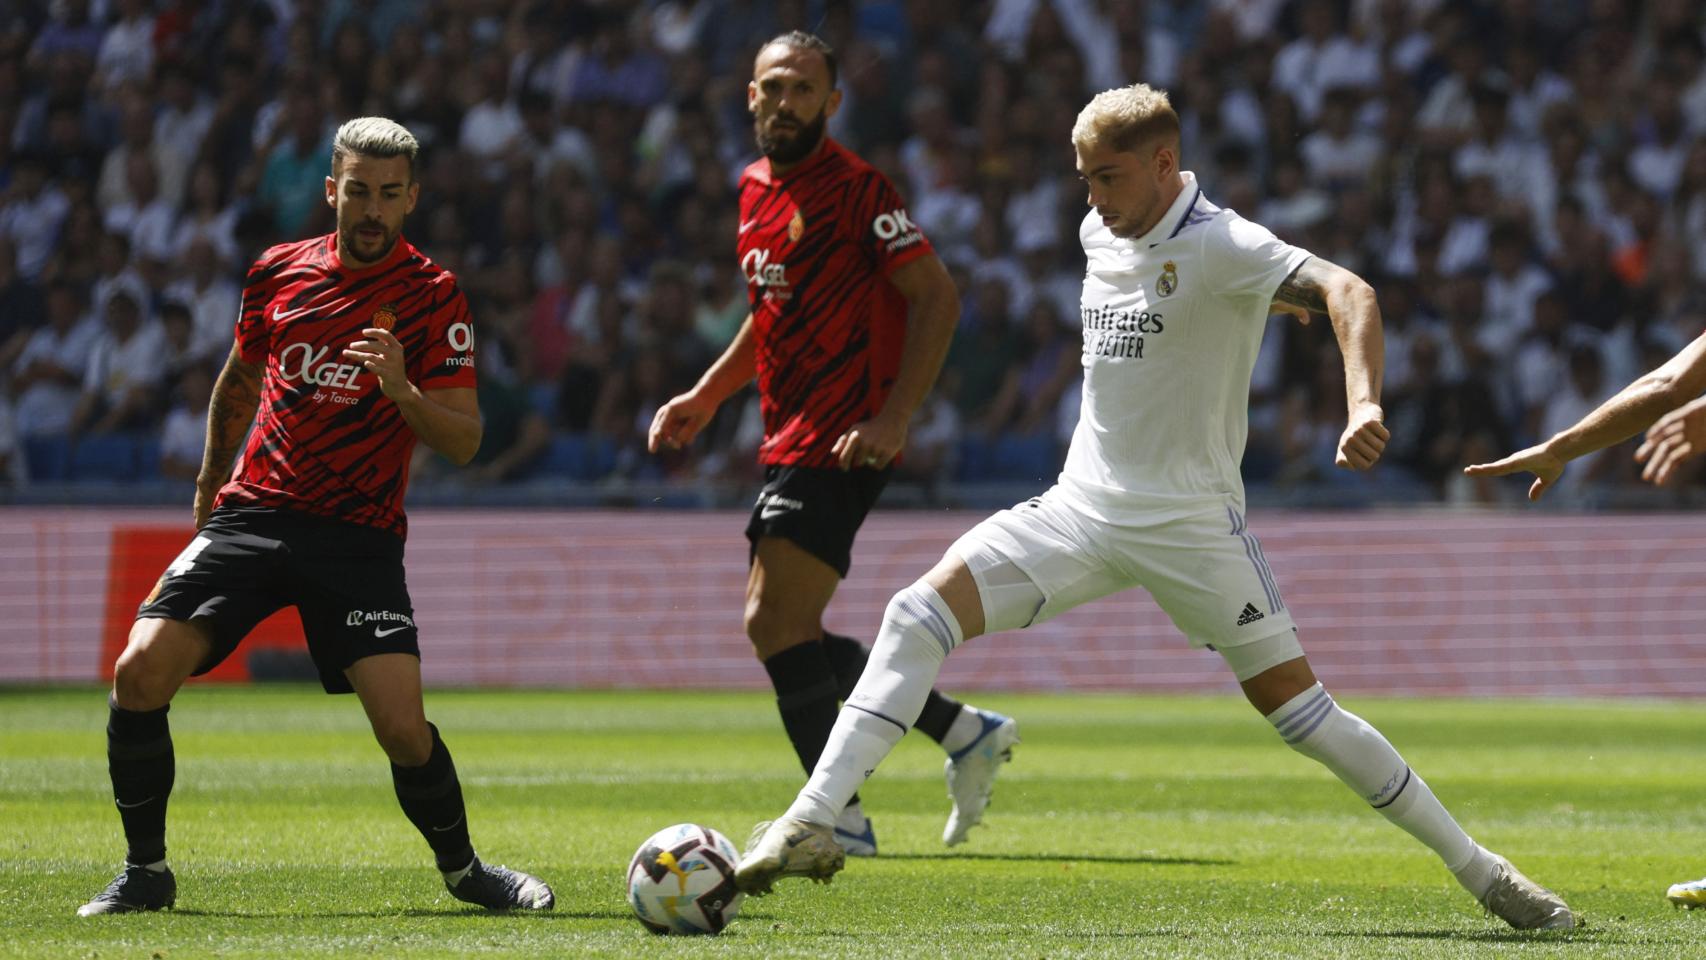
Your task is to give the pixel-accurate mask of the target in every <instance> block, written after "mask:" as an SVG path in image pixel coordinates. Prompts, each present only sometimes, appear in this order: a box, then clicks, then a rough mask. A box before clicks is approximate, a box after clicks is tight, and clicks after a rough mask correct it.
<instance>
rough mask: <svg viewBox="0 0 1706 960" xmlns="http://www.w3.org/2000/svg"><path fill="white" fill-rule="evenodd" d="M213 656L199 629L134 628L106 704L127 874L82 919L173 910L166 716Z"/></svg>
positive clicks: (163, 624)
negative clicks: (186, 683) (168, 857)
mask: <svg viewBox="0 0 1706 960" xmlns="http://www.w3.org/2000/svg"><path fill="white" fill-rule="evenodd" d="M212 649H213V641H212V637H211V636H210V635H209V633H208V628H207V627H206V626H205V625H204V624H200V623H195V622H193V621H185V620H166V619H160V618H155V617H145V618H141V619H138V620H137V621H136V622H135V623H133V624H131V627H130V639H129V642H128V643H126V644H125V648H124V652H123V653H121V654H119V658H118V662H117V663H115V664H114V665H113V692H112V696H111V698H110V699H109V700H108V701H107V773H108V775H109V776H110V777H111V778H112V785H113V805H114V806H116V807H117V808H118V813H119V819H120V820H121V821H122V822H123V824H124V839H125V845H126V850H125V856H124V869H123V870H122V871H121V872H120V873H119V875H118V876H117V877H115V878H114V879H113V881H112V883H110V884H108V885H107V888H106V889H105V890H103V891H101V892H100V893H99V894H97V895H96V896H95V898H94V899H93V900H90V901H89V902H88V903H85V904H84V905H83V906H82V907H80V908H78V910H77V914H78V915H79V916H84V917H89V916H95V915H98V914H106V913H134V912H137V911H142V910H159V909H161V908H163V907H170V906H172V905H173V904H174V903H176V902H177V897H178V884H177V879H176V878H175V877H173V876H172V871H171V870H170V869H169V868H168V867H167V866H166V803H167V801H168V800H169V799H170V798H171V795H172V784H173V782H174V781H175V779H176V777H177V759H176V756H175V755H174V753H173V750H172V730H171V727H170V725H169V724H168V723H167V720H166V713H167V711H168V710H169V709H170V707H169V704H170V703H171V702H172V697H174V696H176V695H177V692H178V690H179V688H181V687H182V686H183V685H184V681H185V680H188V679H189V677H190V674H192V673H194V672H195V669H196V667H198V666H200V665H201V664H202V663H203V662H205V661H206V660H207V657H208V654H209V652H210V651H211V650H212Z"/></svg>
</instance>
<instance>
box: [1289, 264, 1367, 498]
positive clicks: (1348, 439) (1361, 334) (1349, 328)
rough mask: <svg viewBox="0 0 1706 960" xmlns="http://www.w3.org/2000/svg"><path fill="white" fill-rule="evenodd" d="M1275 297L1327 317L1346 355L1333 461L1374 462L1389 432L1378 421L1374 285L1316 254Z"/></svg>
mask: <svg viewBox="0 0 1706 960" xmlns="http://www.w3.org/2000/svg"><path fill="white" fill-rule="evenodd" d="M1274 299H1275V300H1276V301H1278V302H1280V303H1283V304H1287V305H1290V306H1293V307H1299V308H1301V309H1304V310H1308V311H1310V312H1312V313H1324V314H1326V315H1327V319H1328V320H1330V321H1332V324H1333V336H1334V337H1336V338H1337V339H1338V341H1339V352H1340V353H1341V354H1343V355H1344V358H1345V407H1346V409H1347V410H1348V411H1349V413H1350V416H1349V422H1348V423H1347V424H1346V426H1345V432H1344V434H1343V435H1341V436H1340V437H1339V452H1338V457H1337V459H1336V462H1337V463H1338V465H1339V466H1341V467H1348V468H1350V469H1352V470H1366V469H1368V468H1369V467H1372V466H1374V463H1375V461H1377V460H1379V459H1380V454H1381V453H1382V452H1383V451H1384V450H1385V449H1386V441H1387V439H1388V438H1389V437H1390V436H1391V435H1390V434H1389V433H1387V431H1386V426H1385V425H1384V424H1383V423H1381V419H1382V418H1383V417H1384V416H1385V414H1384V412H1383V411H1382V410H1381V408H1380V384H1381V377H1382V375H1383V373H1384V371H1385V368H1386V340H1385V337H1384V336H1382V334H1381V329H1380V306H1379V304H1377V303H1375V300H1374V288H1373V287H1370V286H1369V285H1368V283H1367V282H1366V281H1364V280H1363V279H1362V278H1361V277H1359V276H1357V275H1356V274H1354V273H1352V272H1350V271H1349V270H1346V269H1345V268H1344V267H1341V266H1339V265H1338V264H1336V263H1333V262H1331V261H1328V260H1323V259H1321V258H1320V257H1310V258H1309V259H1308V260H1305V261H1303V263H1302V264H1301V265H1300V266H1298V268H1297V269H1296V270H1293V271H1292V272H1291V276H1289V277H1286V278H1285V282H1284V283H1281V284H1280V286H1279V289H1278V290H1277V291H1275V292H1274Z"/></svg>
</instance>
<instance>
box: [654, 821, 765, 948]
mask: <svg viewBox="0 0 1706 960" xmlns="http://www.w3.org/2000/svg"><path fill="white" fill-rule="evenodd" d="M739 859H740V854H739V853H737V852H736V851H735V845H734V844H732V843H730V842H729V838H728V837H725V836H723V835H722V834H720V833H718V832H717V831H715V830H712V829H711V828H710V827H701V826H699V825H698V824H696V823H678V824H676V825H675V826H673V827H665V828H663V829H662V830H659V831H658V832H657V833H654V834H652V835H651V836H650V837H648V838H646V842H645V843H642V844H640V849H638V850H636V851H634V859H632V860H630V861H628V906H630V907H633V908H634V916H635V917H637V918H639V921H640V924H641V925H642V926H644V927H645V928H646V929H647V930H650V931H651V932H653V933H720V932H721V931H722V929H723V928H724V927H726V926H728V924H729V921H730V920H733V919H734V918H735V914H736V913H739V912H740V901H741V898H742V897H744V896H745V895H744V894H742V893H741V892H740V891H739V890H736V889H735V862H736V861H738V860H739Z"/></svg>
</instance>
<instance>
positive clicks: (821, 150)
mask: <svg viewBox="0 0 1706 960" xmlns="http://www.w3.org/2000/svg"><path fill="white" fill-rule="evenodd" d="M840 152H841V144H839V143H836V142H835V139H834V138H833V137H831V136H830V135H829V134H827V133H825V134H824V135H823V142H822V143H820V144H818V146H817V149H816V150H814V151H812V155H811V156H809V157H807V158H806V159H805V161H804V162H802V163H801V164H800V165H799V166H797V167H791V168H789V170H788V172H787V173H777V172H776V171H775V170H774V169H772V168H771V166H770V158H769V157H765V158H764V176H765V178H766V179H768V180H769V181H770V182H771V183H783V182H786V181H788V180H792V179H794V178H795V177H798V176H800V175H801V174H805V173H809V172H810V171H812V170H815V169H817V168H818V167H820V166H822V165H823V164H824V163H826V162H828V160H829V158H830V156H832V155H834V154H837V153H840Z"/></svg>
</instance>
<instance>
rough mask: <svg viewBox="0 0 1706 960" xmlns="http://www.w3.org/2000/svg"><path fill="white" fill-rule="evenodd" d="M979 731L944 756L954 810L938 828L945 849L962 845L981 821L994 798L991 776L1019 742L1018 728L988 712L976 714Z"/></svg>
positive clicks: (1016, 724) (1015, 724) (1017, 725)
mask: <svg viewBox="0 0 1706 960" xmlns="http://www.w3.org/2000/svg"><path fill="white" fill-rule="evenodd" d="M977 715H978V719H979V720H981V721H982V722H983V731H982V732H981V733H979V734H978V736H977V739H976V740H973V741H972V742H971V744H970V745H969V746H967V747H966V748H965V749H963V750H957V751H955V752H953V753H951V754H949V755H948V761H947V763H946V764H945V765H944V766H943V767H942V775H943V776H944V777H946V778H947V781H948V799H949V800H952V801H954V809H953V811H952V812H950V813H949V814H948V823H947V825H946V826H944V827H943V828H942V842H943V843H945V844H947V845H948V846H950V847H952V846H957V845H958V844H961V843H964V842H965V839H966V834H968V833H970V832H971V828H972V827H975V826H977V825H978V824H979V823H980V822H982V820H983V811H984V808H985V807H988V806H989V798H990V797H992V796H994V794H995V774H996V773H997V772H999V771H1000V769H1001V765H1002V764H1003V763H1006V762H1007V761H1009V760H1011V759H1013V745H1014V744H1016V743H1018V742H1019V724H1018V722H1017V721H1015V720H1014V719H1013V718H1012V717H1004V716H1002V715H1001V714H999V713H992V712H990V711H988V710H978V711H977Z"/></svg>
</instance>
